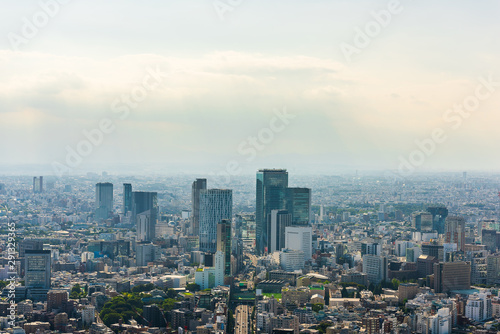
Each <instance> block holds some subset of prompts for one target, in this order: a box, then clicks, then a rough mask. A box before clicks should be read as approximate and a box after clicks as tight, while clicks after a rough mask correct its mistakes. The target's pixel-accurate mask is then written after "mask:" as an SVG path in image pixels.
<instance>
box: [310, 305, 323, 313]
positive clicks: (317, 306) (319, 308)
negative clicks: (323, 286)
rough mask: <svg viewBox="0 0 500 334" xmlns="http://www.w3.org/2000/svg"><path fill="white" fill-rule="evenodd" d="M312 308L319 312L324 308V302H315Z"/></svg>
mask: <svg viewBox="0 0 500 334" xmlns="http://www.w3.org/2000/svg"><path fill="white" fill-rule="evenodd" d="M312 309H313V311H314V312H316V313H317V312H319V311H321V310H322V309H323V304H320V303H318V304H313V306H312Z"/></svg>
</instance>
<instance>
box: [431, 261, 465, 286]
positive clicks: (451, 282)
mask: <svg viewBox="0 0 500 334" xmlns="http://www.w3.org/2000/svg"><path fill="white" fill-rule="evenodd" d="M470 273H471V266H470V263H468V262H439V263H434V292H436V293H441V292H445V293H448V292H450V291H451V290H468V289H470V278H471V276H470Z"/></svg>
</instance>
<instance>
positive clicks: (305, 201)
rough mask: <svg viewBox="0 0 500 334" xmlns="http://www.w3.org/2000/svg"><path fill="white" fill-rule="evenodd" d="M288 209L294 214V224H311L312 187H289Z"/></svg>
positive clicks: (287, 195)
mask: <svg viewBox="0 0 500 334" xmlns="http://www.w3.org/2000/svg"><path fill="white" fill-rule="evenodd" d="M286 209H287V210H288V212H289V213H290V214H291V215H292V222H293V225H306V226H307V225H309V224H310V222H311V189H309V188H287V190H286Z"/></svg>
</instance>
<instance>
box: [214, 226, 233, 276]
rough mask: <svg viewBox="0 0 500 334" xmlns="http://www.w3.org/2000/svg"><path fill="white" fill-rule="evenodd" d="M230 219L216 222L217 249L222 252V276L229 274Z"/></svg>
mask: <svg viewBox="0 0 500 334" xmlns="http://www.w3.org/2000/svg"><path fill="white" fill-rule="evenodd" d="M231 238H232V237H231V220H230V219H223V220H222V221H221V222H220V223H218V224H217V251H220V252H222V253H224V276H231Z"/></svg>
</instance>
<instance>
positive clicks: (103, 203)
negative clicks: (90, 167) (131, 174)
mask: <svg viewBox="0 0 500 334" xmlns="http://www.w3.org/2000/svg"><path fill="white" fill-rule="evenodd" d="M112 215H113V184H112V183H108V182H106V183H97V184H96V185H95V218H96V219H108V218H109V217H111V216H112Z"/></svg>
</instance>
